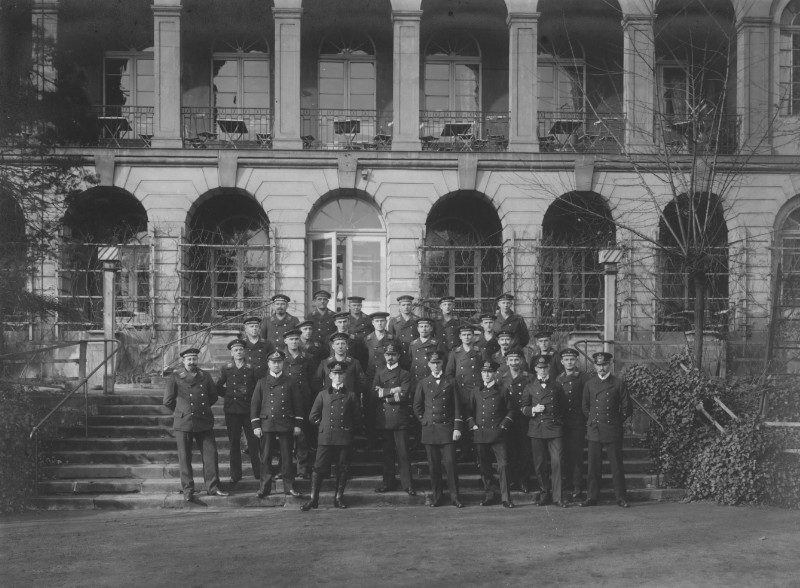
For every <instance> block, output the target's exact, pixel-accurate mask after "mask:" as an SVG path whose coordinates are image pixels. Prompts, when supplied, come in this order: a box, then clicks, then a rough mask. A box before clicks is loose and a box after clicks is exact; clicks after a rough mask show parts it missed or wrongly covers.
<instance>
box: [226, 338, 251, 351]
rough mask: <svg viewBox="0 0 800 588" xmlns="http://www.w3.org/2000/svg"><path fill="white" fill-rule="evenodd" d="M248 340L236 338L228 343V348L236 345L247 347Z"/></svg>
mask: <svg viewBox="0 0 800 588" xmlns="http://www.w3.org/2000/svg"><path fill="white" fill-rule="evenodd" d="M246 346H247V342H246V341H245V340H244V339H234V340H233V341H231V342H230V343H228V349H233V348H234V347H246Z"/></svg>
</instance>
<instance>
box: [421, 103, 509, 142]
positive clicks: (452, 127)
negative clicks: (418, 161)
mask: <svg viewBox="0 0 800 588" xmlns="http://www.w3.org/2000/svg"><path fill="white" fill-rule="evenodd" d="M419 119H420V127H419V137H420V141H422V150H423V151H505V150H506V149H507V148H508V113H506V112H481V111H466V110H454V111H450V112H441V111H432V110H423V111H421V112H420V113H419Z"/></svg>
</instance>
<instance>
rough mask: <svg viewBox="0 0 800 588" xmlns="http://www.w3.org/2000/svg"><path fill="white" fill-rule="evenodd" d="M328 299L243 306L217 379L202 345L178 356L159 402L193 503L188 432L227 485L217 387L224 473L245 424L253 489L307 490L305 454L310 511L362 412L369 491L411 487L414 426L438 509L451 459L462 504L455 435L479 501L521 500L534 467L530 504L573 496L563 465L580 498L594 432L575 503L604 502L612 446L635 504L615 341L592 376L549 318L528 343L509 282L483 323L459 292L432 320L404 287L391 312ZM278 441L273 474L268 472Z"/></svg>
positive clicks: (278, 299)
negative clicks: (534, 493) (167, 413)
mask: <svg viewBox="0 0 800 588" xmlns="http://www.w3.org/2000/svg"><path fill="white" fill-rule="evenodd" d="M329 300H330V293H328V292H326V291H324V290H320V291H318V292H315V294H314V306H315V308H314V309H313V310H312V311H311V312H310V313H309V314H308V316H307V317H306V320H305V321H303V322H301V321H300V320H299V319H298V318H297V317H294V316H292V315H291V314H289V313H288V312H287V308H288V304H289V302H290V300H289V297H288V296H286V295H284V294H276V295H275V296H273V297H272V303H273V312H272V313H271V314H270V316H269V317H268V318H267V319H264V320H262V319H261V318H259V317H249V318H246V319H245V320H244V329H243V330H244V335H243V337H242V338H237V339H234V340H232V341H231V342H230V343H229V344H228V349H229V350H230V352H231V357H232V361H231V362H230V363H229V364H227V365H226V366H225V367H223V368H222V370H221V373H220V377H219V379H218V380H217V381H216V382H214V381H213V379H212V378H211V376H210V375H209V374H208V373H207V372H205V371H203V370H201V369H200V368H199V367H198V366H197V359H198V355H199V353H200V352H199V350H198V349H195V348H190V349H186V350H184V351H183V352H182V353H181V358H182V366H181V367H180V368H178V369H177V370H176V371H175V372H174V374H173V375H172V376H171V378H170V379H169V381H168V383H167V389H166V393H165V396H164V405H165V406H167V407H168V408H170V409H171V410H173V411H174V429H175V436H176V441H177V445H178V458H179V464H180V472H181V485H182V488H183V494H184V500H186V501H192V502H194V501H197V499H196V498H195V493H194V481H193V477H192V468H191V448H192V441H193V440H195V441H196V442H197V443H198V444H199V446H200V447H201V450H202V458H203V474H204V478H205V483H206V490H207V492H208V494H211V495H218V496H226V495H227V493H226V492H224V491H223V490H222V489H221V488H220V482H219V474H218V465H217V462H218V458H217V449H216V444H215V442H214V433H213V424H214V417H213V414H212V412H211V406H212V405H213V404H214V403H215V402H216V401H217V399H218V397H219V396H222V397H223V398H224V412H225V425H226V429H227V434H228V438H229V440H230V474H231V484H232V485H235V484H236V483H237V482H238V481H239V480H240V479H241V477H242V460H241V456H242V451H241V444H240V440H241V435H242V432H244V434H245V438H246V442H247V449H248V453H249V456H250V462H251V465H252V469H253V475H254V476H255V478H256V479H258V480H259V481H260V485H259V490H258V497H259V498H264V497H266V496H267V495H269V494H270V492H271V489H272V480H273V475H275V476H278V475H279V476H281V477H282V478H283V481H284V489H285V493H286V494H288V495H292V496H301V495H300V493H299V492H298V491H297V490H296V489H295V487H294V478H295V463H294V460H295V459H296V462H297V471H298V472H299V475H300V477H302V478H308V477H310V478H311V497H310V499H309V500H308V501H307V502H306V503H304V504H303V506H302V507H301V508H302V510H304V511H307V510H310V509H312V508H316V507H317V506H318V502H319V493H320V488H321V485H322V480H323V479H324V478H325V477H327V476H328V475H329V474H330V471H331V465H332V464H333V463H334V462H335V465H336V484H335V496H334V505H335V506H336V507H337V508H346V505H345V504H344V501H343V496H344V490H345V487H346V484H347V480H348V476H349V468H350V462H351V455H352V445H353V441H354V433H355V432H356V431H359V430H361V426H362V425H363V430H364V432H365V434H366V439H367V444H368V447H369V448H373V447H375V446H376V444H377V442H378V440H380V444H381V445H382V455H383V459H382V461H383V479H382V482H381V484H380V485H379V486H378V487H377V488H375V492H379V493H383V492H389V491H392V490H396V489H398V485H399V486H400V487H402V489H403V490H404V491H405V492H407V493H408V494H409V495H412V496H413V495H416V489H415V487H414V480H413V477H412V472H411V463H410V458H409V454H410V450H411V448H412V446H411V438H412V434H413V437H414V439H415V441H416V442H419V443H421V444H422V445H424V446H425V450H426V454H427V459H428V466H429V471H430V479H431V491H432V492H431V497H430V501H429V502H428V504H429V505H430V506H434V507H435V506H439V505H441V504H442V503H443V494H444V492H443V484H442V469H444V471H445V473H446V475H447V480H448V490H449V494H450V501H451V503H452V504H453V505H454V506H456V507H458V508H461V507H462V506H463V504H462V502H461V498H460V495H459V483H458V474H457V468H456V449H457V447H458V448H459V449H460V450H461V452H462V453H463V455H464V456H465V457H469V458H472V457H475V458H476V459H477V463H478V466H479V469H480V474H481V478H482V480H483V485H484V490H485V495H484V498H483V500H481V502H480V504H481V506H485V505H489V504H494V503H496V502H498V501H499V502H501V503H502V505H503V506H504V507H506V508H513V507H514V502H513V501H512V499H511V494H510V492H509V491H510V490H512V489H518V490H520V491H522V492H525V493H528V492H529V488H530V486H529V483H530V478H531V466H532V467H533V470H534V472H535V474H536V477H537V479H538V483H539V487H540V490H541V492H540V495H539V500H538V502H537V504H538V505H540V506H543V505H547V504H555V505H558V506H561V507H566V506H567V500H565V497H564V494H563V493H562V463H563V471H564V474H565V478H566V481H567V485H568V491H569V493H568V499H570V500H575V501H580V499H581V498H582V487H583V474H584V449H585V447H586V443H585V442H586V440H588V475H587V480H588V486H587V496H586V499H585V500H583V501H582V502H579V505H580V506H594V505H596V504H597V502H598V498H599V493H600V489H599V485H600V472H601V455H602V454H601V452H602V450H603V449H605V450H606V453H607V457H608V460H609V462H610V466H611V471H612V476H613V483H614V491H615V495H616V501H617V504H618V505H619V506H622V507H627V506H628V503H627V500H626V493H625V477H624V470H623V464H622V439H623V428H622V424H623V422H624V421H625V419H627V418H628V417H629V416H630V415H631V412H632V405H631V399H630V397H629V395H628V393H627V391H626V389H625V385H624V382H623V381H622V380H620V379H619V378H616V377H615V376H614V375H612V374H611V372H610V369H611V361H612V356H611V354H610V353H604V352H599V353H595V354H594V355H593V356H592V360H593V364H594V369H595V372H596V373H595V374H593V375H589V374H587V373H584V372H582V371H580V370H579V369H578V368H577V360H578V356H579V352H578V351H577V350H575V349H563V350H561V351H557V350H555V349H554V348H553V347H552V345H551V335H552V333H551V332H550V331H547V330H541V331H539V332H537V333H535V335H534V341H533V342H531V341H530V337H529V334H528V329H527V326H526V324H525V321H524V319H523V318H522V317H521V316H520V315H518V314H515V313H514V311H513V301H514V296H513V295H511V294H503V295H501V296H499V297H498V299H497V306H498V310H497V313H496V314H482V315H480V316H479V317H477V318H478V319H479V321H480V323H479V324H470V323H466V322H463V321H461V320H459V318H458V317H457V316H456V313H455V301H454V298H453V297H451V296H446V297H444V298H442V299H441V300H440V309H441V318H439V319H438V320H433V319H430V318H426V317H421V316H417V315H416V314H415V313H414V312H413V303H414V298H413V297H412V296H410V295H405V296H400V297H399V298H398V299H397V301H398V303H399V307H400V312H399V314H398V315H397V316H394V317H391V318H389V313H387V312H375V313H372V314H371V315H366V314H364V313H363V312H361V305H362V303H363V300H364V299H363V298H361V297H358V296H352V297H350V298H348V302H349V306H350V310H349V312H334V311H332V310H331V309H329V308H328V301H329ZM387 319H388V320H387ZM257 439H258V440H257ZM315 447H316V452H315V451H314V448H315ZM473 448H474V449H476V451H475V453H476V454H477V455H475V454H474V453H473ZM275 449H278V450H279V453H280V461H279V463H280V474H275V473H274V472H273V465H272V461H273V453H274V451H275ZM314 454H316V457H313V460H314V463H313V467H312V456H313V455H314ZM493 461H494V462H496V463H497V475H495V470H494V469H493V467H492V463H493ZM396 466H399V472H397V471H396ZM398 473H399V478H400V480H399V484H398V480H397V475H398Z"/></svg>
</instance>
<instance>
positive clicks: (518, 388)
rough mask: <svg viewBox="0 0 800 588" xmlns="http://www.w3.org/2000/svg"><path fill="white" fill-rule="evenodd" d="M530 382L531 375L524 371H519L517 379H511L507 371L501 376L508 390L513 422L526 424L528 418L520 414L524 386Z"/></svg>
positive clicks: (509, 372)
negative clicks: (512, 410)
mask: <svg viewBox="0 0 800 588" xmlns="http://www.w3.org/2000/svg"><path fill="white" fill-rule="evenodd" d="M530 382H531V375H530V374H529V373H528V372H525V371H520V372H519V375H518V376H517V377H513V376H512V375H511V371H510V370H509V371H508V372H506V374H505V375H504V376H503V384H504V385H505V387H506V388H507V389H508V398H509V400H511V407H512V408H513V409H514V421H515V422H528V417H526V416H524V415H523V414H522V398H523V396H524V395H525V386H527V385H528V384H530Z"/></svg>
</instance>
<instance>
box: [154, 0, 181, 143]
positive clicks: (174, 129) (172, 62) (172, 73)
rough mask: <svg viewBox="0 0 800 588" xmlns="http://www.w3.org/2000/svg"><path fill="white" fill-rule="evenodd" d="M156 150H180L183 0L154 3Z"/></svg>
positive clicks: (164, 0)
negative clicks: (164, 148) (170, 148)
mask: <svg viewBox="0 0 800 588" xmlns="http://www.w3.org/2000/svg"><path fill="white" fill-rule="evenodd" d="M153 42H154V45H155V48H154V54H153V59H154V62H153V67H154V83H155V92H154V94H155V96H154V101H155V103H154V105H153V139H152V146H153V147H181V146H182V144H183V142H182V139H181V0H155V1H154V3H153Z"/></svg>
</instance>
